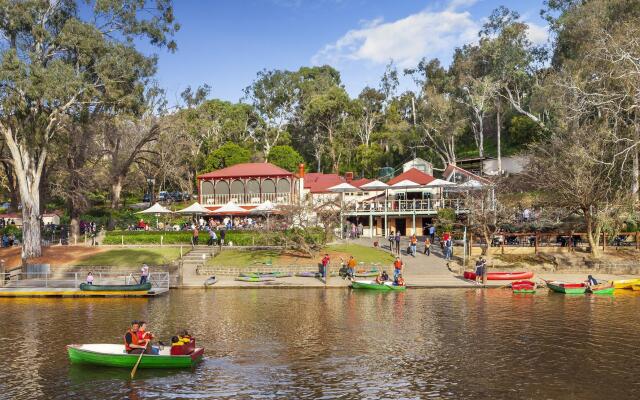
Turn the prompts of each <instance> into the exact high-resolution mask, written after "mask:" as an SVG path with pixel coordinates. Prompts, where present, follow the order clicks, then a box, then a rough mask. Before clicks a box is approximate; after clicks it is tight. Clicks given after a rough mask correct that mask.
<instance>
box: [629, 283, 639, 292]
mask: <svg viewBox="0 0 640 400" xmlns="http://www.w3.org/2000/svg"><path fill="white" fill-rule="evenodd" d="M631 289H632V290H635V291H640V284H633V285H631Z"/></svg>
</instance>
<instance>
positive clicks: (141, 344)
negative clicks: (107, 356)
mask: <svg viewBox="0 0 640 400" xmlns="http://www.w3.org/2000/svg"><path fill="white" fill-rule="evenodd" d="M139 329H140V323H139V322H138V321H133V322H131V328H129V329H128V330H127V332H126V333H125V334H124V349H125V350H126V351H127V353H129V354H140V353H147V354H150V353H151V349H150V348H149V347H148V346H147V344H148V342H147V341H146V340H140V338H139V336H138V330H139Z"/></svg>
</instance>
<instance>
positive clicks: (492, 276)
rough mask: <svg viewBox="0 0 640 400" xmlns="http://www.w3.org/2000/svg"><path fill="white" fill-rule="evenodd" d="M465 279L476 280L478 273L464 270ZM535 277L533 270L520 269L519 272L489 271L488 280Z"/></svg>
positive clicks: (512, 279)
mask: <svg viewBox="0 0 640 400" xmlns="http://www.w3.org/2000/svg"><path fill="white" fill-rule="evenodd" d="M463 276H464V279H470V280H472V281H473V280H475V279H476V274H475V272H472V271H465V272H464V275H463ZM531 278H533V272H531V271H519V272H488V273H487V280H490V281H516V280H522V279H531Z"/></svg>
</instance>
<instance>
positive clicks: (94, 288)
mask: <svg viewBox="0 0 640 400" xmlns="http://www.w3.org/2000/svg"><path fill="white" fill-rule="evenodd" d="M80 290H86V291H91V292H135V291H148V290H151V283H150V282H147V283H145V284H142V285H89V284H87V283H81V284H80Z"/></svg>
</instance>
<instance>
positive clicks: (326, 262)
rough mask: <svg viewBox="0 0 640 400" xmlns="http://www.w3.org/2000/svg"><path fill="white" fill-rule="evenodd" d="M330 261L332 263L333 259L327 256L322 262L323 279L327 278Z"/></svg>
mask: <svg viewBox="0 0 640 400" xmlns="http://www.w3.org/2000/svg"><path fill="white" fill-rule="evenodd" d="M329 261H331V259H330V258H329V254H325V255H324V257H323V258H322V261H321V263H322V277H323V278H326V277H327V269H328V268H329Z"/></svg>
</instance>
